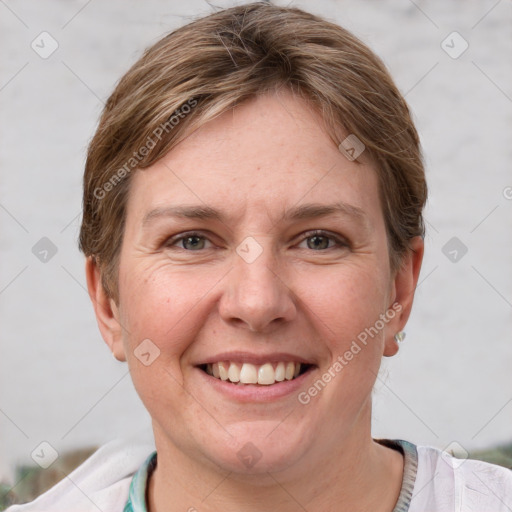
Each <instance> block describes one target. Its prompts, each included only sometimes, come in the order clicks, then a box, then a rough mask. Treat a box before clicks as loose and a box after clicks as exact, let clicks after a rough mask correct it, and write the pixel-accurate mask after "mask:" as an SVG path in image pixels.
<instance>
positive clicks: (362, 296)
mask: <svg viewBox="0 0 512 512" xmlns="http://www.w3.org/2000/svg"><path fill="white" fill-rule="evenodd" d="M323 271H324V272H323V275H322V276H320V275H317V276H315V275H314V274H312V275H310V276H309V278H308V281H310V283H311V284H313V283H316V284H315V285H314V286H309V287H305V288H304V294H307V296H308V297H309V298H308V301H307V305H308V306H309V307H310V308H311V310H312V311H313V312H314V313H315V316H316V318H317V320H318V321H317V322H316V323H317V325H318V329H319V330H321V332H322V333H323V336H324V339H325V340H328V343H329V349H330V351H331V353H332V354H333V355H336V356H337V355H338V354H340V353H344V352H345V351H346V350H348V349H349V347H350V345H351V342H352V341H353V340H356V339H357V337H358V336H359V335H360V334H361V333H363V332H365V329H368V328H370V327H372V326H373V325H374V324H375V322H376V321H377V320H378V319H379V315H380V314H382V313H384V312H385V309H386V307H387V302H386V301H387V287H386V284H387V281H386V278H385V276H386V275H387V274H386V272H385V269H381V268H379V266H378V265H377V264H376V263H374V264H373V265H367V264H366V265H358V264H353V265H347V267H346V268H343V269H339V268H337V269H335V270H333V271H332V272H331V273H325V269H323ZM319 272H322V269H319ZM305 296H306V295H305ZM313 318H314V317H313ZM381 334H382V333H380V332H379V335H376V336H375V337H374V338H375V341H378V340H379V339H380V338H381ZM373 345H378V343H374V344H373ZM365 352H368V351H367V350H366V351H365Z"/></svg>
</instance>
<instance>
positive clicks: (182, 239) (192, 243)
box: [165, 233, 209, 251]
mask: <svg viewBox="0 0 512 512" xmlns="http://www.w3.org/2000/svg"><path fill="white" fill-rule="evenodd" d="M207 243H209V240H208V239H207V238H206V237H205V236H204V235H201V234H200V233H184V234H182V235H178V236H175V237H171V238H169V239H168V240H167V241H166V242H165V246H166V247H174V246H177V245H178V244H181V247H179V246H178V249H184V250H186V251H199V250H201V249H206V248H208V247H206V244H207Z"/></svg>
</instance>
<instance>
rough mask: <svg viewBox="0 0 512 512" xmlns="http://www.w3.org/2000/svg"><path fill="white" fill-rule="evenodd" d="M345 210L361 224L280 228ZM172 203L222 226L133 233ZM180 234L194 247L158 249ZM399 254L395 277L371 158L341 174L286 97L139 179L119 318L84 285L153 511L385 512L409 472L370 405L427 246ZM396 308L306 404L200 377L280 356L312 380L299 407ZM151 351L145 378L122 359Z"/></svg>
mask: <svg viewBox="0 0 512 512" xmlns="http://www.w3.org/2000/svg"><path fill="white" fill-rule="evenodd" d="M345 136H346V134H345ZM343 138H344V136H343V135H342V136H341V137H340V140H343ZM339 201H343V202H344V203H346V204H348V205H351V206H353V207H357V208H359V209H360V210H361V211H362V212H363V214H364V219H365V220H361V219H359V218H356V217H354V216H351V215H329V216H325V217H317V218H306V219H294V220H283V219H282V216H283V213H284V212H285V211H288V210H289V209H291V208H294V207H297V206H301V205H304V204H306V203H308V204H309V203H318V204H322V205H327V204H333V203H336V202H339ZM177 205H201V206H209V207H212V208H215V209H217V210H220V211H221V212H222V213H223V214H224V215H225V218H224V219H223V220H222V221H220V220H216V219H183V218H173V217H158V218H154V219H152V221H150V222H149V223H148V224H147V226H146V227H145V228H143V227H142V220H143V218H144V217H145V215H146V214H147V213H148V212H149V211H151V210H153V209H154V208H157V207H168V206H177ZM311 230H324V231H327V232H328V233H325V234H323V235H321V236H322V237H321V238H315V236H314V234H313V235H312V234H310V233H308V232H309V231H311ZM189 231H195V232H199V233H198V235H199V236H200V238H194V239H192V240H189V241H188V242H185V245H184V242H183V240H182V241H176V240H175V239H170V238H171V237H174V236H175V235H180V234H183V233H186V232H189ZM324 236H325V237H327V238H323V237H324ZM201 237H204V238H201ZM247 237H252V238H254V239H255V240H256V241H257V243H258V244H259V246H260V248H261V250H262V252H261V254H260V255H259V256H258V257H257V258H256V259H255V261H253V262H251V263H248V262H247V261H245V260H244V259H243V258H242V257H240V256H239V254H238V253H237V251H236V249H237V247H239V246H240V244H241V243H242V242H243V241H244V240H246V238H247ZM329 237H331V238H329ZM332 237H335V238H332ZM336 237H338V238H339V239H340V243H339V244H338V243H337V241H336ZM315 243H316V244H317V245H315ZM323 244H325V245H323ZM318 246H320V248H318ZM242 247H244V246H243V245H242ZM411 247H412V248H413V251H410V252H409V253H408V254H406V256H405V257H404V262H403V265H402V266H401V268H400V270H399V271H398V272H396V273H395V274H393V273H392V272H391V270H390V266H389V254H388V249H387V237H386V230H385V224H384V218H383V215H382V210H381V205H380V202H379V196H378V182H377V176H376V173H375V170H374V169H373V167H372V163H371V162H370V161H369V160H368V159H367V158H366V155H365V153H363V154H362V155H361V157H360V158H358V161H357V162H351V161H349V160H348V159H347V158H346V157H345V156H344V155H343V154H342V153H341V152H340V151H339V150H338V148H337V147H336V145H335V144H333V142H332V141H331V140H330V138H329V137H328V135H327V132H326V131H325V129H324V125H323V123H322V119H321V117H320V115H319V114H318V113H316V111H314V110H313V109H312V108H311V107H310V106H309V105H308V104H307V103H306V102H305V101H304V100H302V99H299V98H296V97H294V96H293V95H292V94H291V93H290V92H288V91H286V90H280V91H278V92H276V93H268V94H265V95H261V96H258V97H257V98H256V99H252V100H250V101H248V102H245V103H243V104H242V105H239V106H237V107H236V108H235V109H234V110H233V111H232V112H229V113H226V114H224V115H222V116H220V117H219V118H217V119H216V120H214V121H211V122H209V123H208V124H206V125H204V126H203V127H201V128H200V129H199V130H197V131H195V132H194V133H192V134H191V135H189V136H188V137H187V138H186V139H185V140H184V141H183V142H182V143H180V144H179V145H178V146H177V147H175V148H174V149H173V150H171V151H170V152H169V153H168V154H167V155H166V156H165V157H164V158H163V159H162V160H160V161H159V162H157V163H155V164H154V165H152V166H151V167H149V168H147V169H146V170H144V171H138V172H137V173H136V174H135V175H134V176H133V181H132V184H131V189H130V195H129V199H128V203H127V217H126V226H125V234H124V240H123V244H122V247H121V257H120V267H119V294H120V295H119V296H120V300H119V304H118V305H116V304H115V303H114V302H113V301H112V300H111V299H109V297H108V296H107V295H106V294H105V291H104V290H103V288H102V286H101V280H100V272H99V269H98V268H97V267H96V266H95V265H94V263H93V261H92V260H91V259H88V260H87V262H86V275H87V283H88V288H89V293H90V296H91V300H92V303H93V305H94V308H95V312H96V317H97V321H98V325H99V328H100V330H101V333H102V336H103V338H104V340H105V342H106V343H107V344H108V346H109V347H110V349H111V350H112V352H113V353H114V355H115V357H117V358H118V359H119V360H120V361H127V362H128V365H129V368H130V372H131V376H132V379H133V382H134V385H135V388H136V390H137V392H138V393H139V395H140V398H141V399H142V401H143V402H144V405H145V406H146V408H147V409H148V411H149V413H150V414H151V417H152V420H153V430H154V435H155V442H156V447H157V451H158V465H157V468H156V470H155V472H154V474H153V476H152V478H151V479H150V483H149V492H148V507H149V510H151V511H152V512H155V511H158V512H163V511H174V510H183V511H185V510H189V509H190V508H191V507H195V508H196V509H197V510H199V511H214V510H222V511H223V512H230V511H233V512H234V511H238V510H240V508H241V507H242V508H243V510H245V511H256V510H258V511H261V510H267V509H271V508H273V509H276V510H280V511H284V512H287V511H296V510H302V509H303V508H305V509H307V510H308V511H309V512H315V511H320V510H322V511H325V510H337V511H340V510H350V511H356V510H374V511H382V512H384V511H388V512H390V511H392V509H393V508H394V505H395V504H396V501H397V499H398V495H399V492H400V487H401V480H402V474H403V458H402V455H401V454H400V453H399V452H397V451H395V450H392V449H389V448H386V447H383V446H382V445H380V444H377V443H376V442H374V441H373V439H372V437H371V429H370V424H371V391H372V388H373V385H374V383H375V379H376V375H377V373H378V370H379V366H380V361H381V358H382V356H392V355H394V354H395V353H396V352H397V350H398V346H397V343H396V342H395V341H394V335H395V333H397V332H398V331H401V330H403V328H404V326H405V324H406V322H407V319H408V317H409V313H410V309H411V306H412V301H413V295H414V289H415V286H416V283H417V280H418V275H419V271H420V266H421V261H422V257H423V241H422V240H421V238H419V237H418V238H415V239H413V240H411ZM251 250H252V249H251ZM395 302H396V303H398V304H400V306H401V311H400V312H399V313H397V314H396V315H394V318H392V319H390V320H389V321H388V322H386V323H385V326H384V328H383V329H381V330H380V331H379V334H378V335H376V336H374V337H373V339H371V341H370V342H369V343H368V344H367V345H366V346H364V347H363V349H362V350H361V351H360V352H359V353H358V354H357V355H355V356H354V358H353V359H352V360H351V361H350V362H349V363H348V364H347V365H346V366H344V368H343V369H342V371H340V372H337V373H336V374H335V377H334V378H332V380H331V381H330V382H329V383H328V385H326V386H325V388H324V389H322V391H321V392H319V393H318V395H317V396H315V397H314V398H312V399H311V401H310V402H309V403H308V404H306V405H303V404H301V403H300V402H299V401H298V400H297V394H298V393H297V392H294V393H291V394H290V395H289V396H288V395H287V396H284V397H281V398H278V399H275V400H271V401H267V402H266V403H262V402H256V401H251V400H249V401H246V402H243V403H241V402H239V401H237V400H234V399H232V398H231V397H228V396H226V395H224V394H222V393H220V392H219V391H218V390H217V389H215V388H214V386H212V385H210V384H209V383H207V384H205V377H204V374H203V373H202V372H201V370H199V369H198V368H197V367H196V364H198V362H200V361H201V360H203V361H204V360H205V358H207V357H211V356H214V355H215V354H219V353H220V352H225V351H230V350H241V351H247V352H250V353H253V354H269V353H270V352H276V351H279V352H281V351H282V352H289V353H291V354H294V355H297V356H301V357H303V358H305V359H306V360H308V361H312V362H314V364H315V368H314V369H313V370H312V371H311V372H310V373H309V374H308V375H307V378H306V379H304V382H303V384H302V385H301V387H300V389H299V391H307V389H308V388H309V387H310V386H311V385H312V384H313V383H314V382H315V381H316V380H317V379H318V378H319V377H320V376H321V375H323V374H324V373H325V372H327V371H328V369H329V368H331V367H332V365H333V363H334V361H336V359H337V357H338V356H340V355H343V354H344V353H345V352H346V351H347V350H348V349H349V347H350V345H351V343H352V341H353V340H355V339H356V338H357V335H358V334H359V333H361V332H362V331H364V330H365V328H368V327H370V326H373V325H374V324H375V322H376V320H378V318H379V315H380V314H383V313H385V312H386V311H387V310H389V309H390V308H392V305H393V303H395ZM145 339H150V340H151V342H152V343H154V344H155V345H156V346H157V347H158V349H159V350H160V354H159V356H158V357H157V358H156V359H155V360H154V361H153V362H152V364H150V365H149V366H145V365H144V364H142V363H141V362H140V361H139V359H137V358H136V357H135V354H134V351H135V350H136V348H137V346H138V345H139V344H140V343H141V341H142V340H145ZM248 442H250V443H252V445H254V446H255V447H256V448H257V449H258V451H259V453H261V458H260V459H259V460H258V461H257V463H256V464H254V465H253V466H251V467H247V466H246V465H244V464H243V463H242V461H241V460H240V459H239V458H238V457H237V452H238V451H239V450H240V449H241V448H242V447H244V445H246V443H248ZM302 507H303V508H302Z"/></svg>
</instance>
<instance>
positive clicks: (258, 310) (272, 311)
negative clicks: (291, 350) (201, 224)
mask: <svg viewBox="0 0 512 512" xmlns="http://www.w3.org/2000/svg"><path fill="white" fill-rule="evenodd" d="M260 241H261V239H260ZM233 261H234V268H233V269H232V270H231V272H229V273H228V275H227V276H226V277H227V281H226V282H225V286H226V288H225V290H224V293H223V295H222V298H221V300H220V303H219V312H220V315H221V317H222V318H223V319H224V320H225V321H226V322H228V323H231V324H239V325H243V326H245V327H246V328H248V329H249V330H250V331H253V332H269V331H271V330H273V329H275V328H276V327H278V326H279V325H284V324H285V323H287V322H289V321H290V320H292V319H293V318H294V316H295V314H296V306H295V301H294V295H293V292H292V290H291V289H290V287H289V286H288V285H287V284H286V277H285V275H284V274H285V272H284V270H283V268H282V265H279V264H278V261H276V258H275V256H274V255H273V254H272V251H271V249H270V247H263V246H262V247H261V254H259V256H258V257H257V258H256V259H255V260H254V261H251V258H249V259H247V258H244V255H243V253H242V252H240V253H235V254H234V255H233Z"/></svg>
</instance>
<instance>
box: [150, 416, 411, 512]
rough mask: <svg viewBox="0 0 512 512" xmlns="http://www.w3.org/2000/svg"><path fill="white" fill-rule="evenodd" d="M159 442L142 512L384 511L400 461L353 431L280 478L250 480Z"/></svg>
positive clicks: (395, 492)
mask: <svg viewBox="0 0 512 512" xmlns="http://www.w3.org/2000/svg"><path fill="white" fill-rule="evenodd" d="M366 424H368V425H369V424H370V422H369V421H368V422H366ZM326 437H327V436H326ZM159 440H160V441H163V439H158V436H157V435H155V441H156V445H157V450H158V463H157V468H156V469H155V471H154V473H153V476H152V478H151V479H150V481H149V487H148V512H173V511H175V510H176V511H177V510H180V511H190V512H194V511H200V512H214V511H218V510H222V511H223V512H238V511H239V510H240V509H242V510H244V511H247V512H256V511H261V510H264V509H274V510H279V511H280V512H296V511H297V510H306V509H307V510H308V512H317V511H318V512H319V511H325V510H337V511H345V510H346V511H353V510H373V511H375V512H381V511H382V512H391V511H392V510H393V508H394V506H395V504H396V502H397V500H398V496H399V494H400V489H401V483H402V478H403V457H402V455H401V454H400V453H399V452H397V451H395V450H392V449H390V448H387V447H384V446H382V445H380V444H378V443H376V442H374V441H373V439H372V438H371V434H370V429H369V427H368V428H367V429H366V431H365V432H361V429H359V428H357V427H356V428H353V429H352V432H350V433H349V434H348V435H347V436H346V437H345V438H344V439H338V440H337V442H336V443H335V445H334V446H333V445H332V444H329V443H328V442H325V440H324V441H323V444H321V445H320V446H319V447H318V448H317V447H315V456H310V457H309V458H308V460H304V461H303V462H301V463H299V464H298V465H296V466H294V467H291V468H289V469H287V470H286V471H280V472H267V473H263V474H258V475H254V474H251V475H247V474H238V473H233V472H229V471H226V470H222V469H221V468H219V467H215V466H213V465H208V464H202V463H200V462H198V461H197V460H196V459H194V458H193V457H190V456H188V455H187V454H185V453H184V452H183V451H181V450H179V449H177V448H176V447H175V446H174V445H173V444H171V443H169V442H168V441H167V443H162V442H160V443H159V442H158V441H159ZM312 451H313V450H311V452H312Z"/></svg>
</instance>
